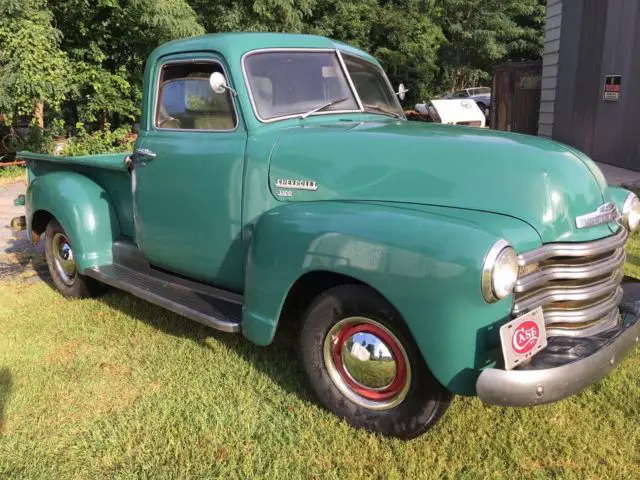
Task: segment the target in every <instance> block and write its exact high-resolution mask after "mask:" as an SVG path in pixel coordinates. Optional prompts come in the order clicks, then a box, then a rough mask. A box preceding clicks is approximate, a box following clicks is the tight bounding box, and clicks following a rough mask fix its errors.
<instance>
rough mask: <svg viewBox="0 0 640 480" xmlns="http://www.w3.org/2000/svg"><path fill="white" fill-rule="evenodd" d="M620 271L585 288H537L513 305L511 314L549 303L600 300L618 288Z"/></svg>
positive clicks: (517, 313) (558, 286)
mask: <svg viewBox="0 0 640 480" xmlns="http://www.w3.org/2000/svg"><path fill="white" fill-rule="evenodd" d="M622 277H623V274H622V271H618V272H615V273H614V274H613V275H610V276H609V277H607V278H605V279H604V280H600V281H597V282H595V283H591V284H589V285H585V286H576V285H566V286H565V285H550V286H546V287H542V288H539V289H538V290H536V291H535V292H534V293H533V294H532V295H529V296H527V297H525V298H523V299H521V300H517V301H516V302H515V303H514V304H513V313H514V314H516V315H519V314H520V313H523V312H525V311H527V310H531V309H533V308H535V307H537V306H538V305H540V304H542V305H544V304H547V303H549V302H579V301H584V300H589V299H591V298H600V297H602V296H603V295H606V294H608V293H611V292H613V291H615V290H616V288H618V286H619V285H620V282H621V280H622Z"/></svg>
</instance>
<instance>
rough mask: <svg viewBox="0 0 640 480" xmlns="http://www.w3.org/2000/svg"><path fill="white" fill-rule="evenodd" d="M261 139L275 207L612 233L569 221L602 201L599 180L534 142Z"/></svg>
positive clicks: (573, 236) (411, 134) (384, 127)
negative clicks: (431, 210) (349, 204)
mask: <svg viewBox="0 0 640 480" xmlns="http://www.w3.org/2000/svg"><path fill="white" fill-rule="evenodd" d="M270 135H274V136H275V137H276V138H274V140H273V145H274V146H273V149H272V153H271V158H270V167H269V181H270V188H271V191H272V193H273V194H274V195H275V196H276V198H277V199H278V200H281V201H284V202H292V201H293V202H296V201H318V200H341V201H385V202H400V203H408V204H421V205H437V206H446V207H453V208H461V209H468V210H478V211H487V212H492V213H499V214H504V215H508V216H511V217H515V218H519V219H521V220H523V221H525V222H527V223H528V224H530V225H531V226H532V227H533V228H535V229H536V231H537V232H538V234H539V235H540V237H541V240H542V241H543V242H555V241H587V240H592V239H594V238H600V237H602V236H605V235H609V234H611V231H612V230H613V229H615V228H616V227H615V226H614V225H611V224H605V225H599V226H595V227H590V228H585V229H577V228H576V226H575V218H576V216H578V215H583V214H585V213H590V212H593V211H594V210H596V209H597V208H598V207H599V206H601V205H602V204H603V203H604V202H605V201H609V194H608V192H607V184H606V181H605V179H604V176H603V175H602V173H601V172H600V170H599V169H598V168H597V167H596V166H595V164H594V163H593V162H592V161H591V160H589V159H588V158H587V157H586V156H585V155H583V154H581V153H580V152H577V151H575V150H573V149H570V148H568V147H566V146H564V145H561V144H558V143H556V142H553V141H549V140H545V139H542V138H538V137H533V136H528V135H518V134H511V133H504V132H496V131H492V130H488V129H475V128H470V127H452V126H446V125H440V124H429V123H421V122H407V121H384V120H382V121H368V122H360V123H356V122H347V121H342V122H335V123H333V124H311V123H309V124H307V125H305V124H301V125H300V126H296V127H292V128H287V129H283V130H275V131H272V132H271V133H270ZM296 182H298V183H296ZM316 187H317V188H316Z"/></svg>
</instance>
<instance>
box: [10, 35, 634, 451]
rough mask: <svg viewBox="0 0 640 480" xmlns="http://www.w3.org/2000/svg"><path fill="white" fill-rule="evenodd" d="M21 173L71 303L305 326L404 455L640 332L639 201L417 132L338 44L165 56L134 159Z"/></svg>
mask: <svg viewBox="0 0 640 480" xmlns="http://www.w3.org/2000/svg"><path fill="white" fill-rule="evenodd" d="M399 93H402V89H400V92H399ZM20 156H21V158H24V159H25V160H26V161H27V164H28V168H29V174H28V180H29V185H28V190H27V199H26V200H27V201H26V206H27V228H28V230H29V233H30V235H31V238H32V239H33V241H34V242H37V241H39V240H40V239H41V237H42V236H43V235H44V242H45V251H46V255H47V261H48V264H49V268H50V271H51V274H52V278H53V280H54V283H55V285H56V287H57V288H58V289H59V290H60V292H61V293H62V294H63V295H66V296H68V297H73V298H81V297H86V296H92V295H95V294H98V293H99V292H100V290H101V286H102V285H103V284H107V285H111V286H113V287H116V288H119V289H122V290H125V291H127V292H129V293H132V294H134V295H137V296H139V297H141V298H143V299H145V300H147V301H150V302H153V303H156V304H158V305H161V306H163V307H165V308H167V309H169V310H171V311H173V312H176V313H178V314H180V315H183V316H184V317H186V318H189V319H192V320H196V321H199V322H201V323H204V324H206V325H208V326H210V327H212V328H215V329H218V330H221V331H224V332H229V333H239V334H242V335H244V336H245V337H246V338H247V339H248V340H249V341H252V342H254V343H256V344H259V345H268V344H270V343H271V342H272V341H273V338H274V336H275V335H276V332H277V329H278V325H280V324H281V323H282V322H293V323H295V324H296V325H297V327H298V331H299V336H298V346H299V348H298V351H299V361H300V365H301V369H302V371H303V372H304V375H305V377H306V379H307V381H308V384H309V386H310V388H311V390H312V391H313V392H314V394H315V395H316V397H317V399H318V401H319V402H320V403H321V404H322V405H323V406H324V407H326V408H327V409H329V410H330V411H332V412H333V413H335V414H336V415H338V416H340V417H342V418H344V419H346V420H347V421H348V422H349V423H350V424H351V425H353V426H355V427H361V428H366V429H369V430H371V431H375V432H379V433H382V434H384V435H389V436H395V437H399V438H404V439H406V438H412V437H415V436H417V435H420V434H422V433H424V432H425V431H427V430H428V429H429V428H430V427H431V426H432V425H434V424H435V422H437V421H438V419H439V418H440V417H442V415H443V414H444V412H445V411H446V409H447V407H448V405H449V403H450V401H451V399H452V396H453V395H454V394H459V395H478V396H479V397H480V398H481V399H482V400H483V401H484V402H486V403H488V404H497V405H507V406H531V405H538V404H542V403H549V402H553V401H558V400H561V399H562V398H565V397H567V396H569V395H572V394H575V393H577V392H579V391H581V390H582V389H584V388H585V387H587V386H588V385H590V384H592V383H594V382H596V381H597V380H599V379H600V378H602V377H603V376H604V375H606V374H607V373H608V372H609V371H611V369H613V368H614V366H615V365H617V364H618V363H619V362H620V361H622V360H623V358H624V356H625V354H626V353H627V352H629V351H630V350H631V349H632V348H633V346H634V345H635V344H636V343H637V342H638V338H639V336H640V324H639V323H638V320H637V316H638V313H639V312H637V311H636V310H635V308H636V307H634V306H633V304H632V303H630V302H625V301H624V288H623V286H622V283H621V282H622V278H623V273H622V272H623V266H624V260H625V252H624V246H625V242H626V240H627V238H628V235H629V234H630V233H631V232H632V231H634V230H635V229H637V227H638V223H640V202H639V201H638V199H637V197H636V196H635V195H634V194H633V193H631V192H628V191H626V190H624V189H619V188H611V187H609V186H607V184H606V182H605V180H604V177H603V175H602V173H601V172H600V171H599V170H598V168H597V167H596V166H595V164H594V163H593V162H592V161H591V160H590V159H589V158H587V157H586V156H585V155H584V154H582V153H581V152H578V151H576V150H574V149H572V148H570V147H568V146H565V145H561V144H558V143H556V142H552V141H549V140H545V139H541V138H536V137H529V136H524V135H516V134H508V133H502V132H495V131H490V130H488V129H472V128H468V127H456V126H447V125H440V124H432V123H421V122H409V121H407V119H406V118H405V115H404V113H403V111H402V108H401V106H400V104H399V102H398V98H397V95H396V93H395V92H394V89H393V88H392V86H391V85H390V83H389V80H388V79H387V76H386V75H385V73H384V70H383V69H382V67H381V65H380V63H379V62H378V61H377V60H376V59H375V58H373V57H372V56H371V55H369V54H367V53H366V52H363V51H361V50H359V49H356V48H353V47H351V46H349V45H346V44H344V43H341V42H336V41H334V40H331V39H328V38H324V37H317V36H309V35H288V34H258V33H255V34H249V33H245V34H242V33H237V34H217V35H205V36H201V37H194V38H189V39H185V40H179V41H175V42H171V43H168V44H165V45H163V46H160V47H159V48H157V49H156V50H155V51H154V52H153V53H152V54H151V55H150V57H149V59H148V61H147V64H146V70H145V78H144V96H143V104H142V118H141V131H140V135H139V136H138V139H137V143H136V146H135V151H134V152H124V153H123V154H121V155H120V154H117V155H114V154H109V155H94V156H86V157H60V156H47V155H38V154H33V153H28V152H22V153H21V154H20ZM214 367H215V366H214Z"/></svg>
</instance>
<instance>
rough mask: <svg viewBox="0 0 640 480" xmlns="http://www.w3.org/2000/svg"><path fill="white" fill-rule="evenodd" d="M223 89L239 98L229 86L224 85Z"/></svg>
mask: <svg viewBox="0 0 640 480" xmlns="http://www.w3.org/2000/svg"><path fill="white" fill-rule="evenodd" d="M222 88H224V89H225V90H228V91H230V92H231V94H232V95H233V96H234V97H237V96H238V92H237V91H235V90H234V89H233V88H231V87H230V86H229V85H224V86H223V87H222Z"/></svg>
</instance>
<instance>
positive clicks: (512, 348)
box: [500, 308, 547, 370]
mask: <svg viewBox="0 0 640 480" xmlns="http://www.w3.org/2000/svg"><path fill="white" fill-rule="evenodd" d="M500 340H501V342H502V353H503V356H504V364H505V368H506V369H507V370H511V369H512V368H515V367H517V366H518V365H520V364H521V363H523V362H524V361H525V360H527V359H528V358H531V357H532V356H533V355H535V354H536V353H538V352H539V351H540V350H542V349H543V348H545V347H546V346H547V332H546V330H545V326H544V316H543V314H542V308H537V309H535V310H533V311H531V312H528V313H525V314H524V315H521V316H520V317H518V318H516V319H515V320H512V321H510V322H509V323H506V324H505V325H503V326H502V327H500Z"/></svg>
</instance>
